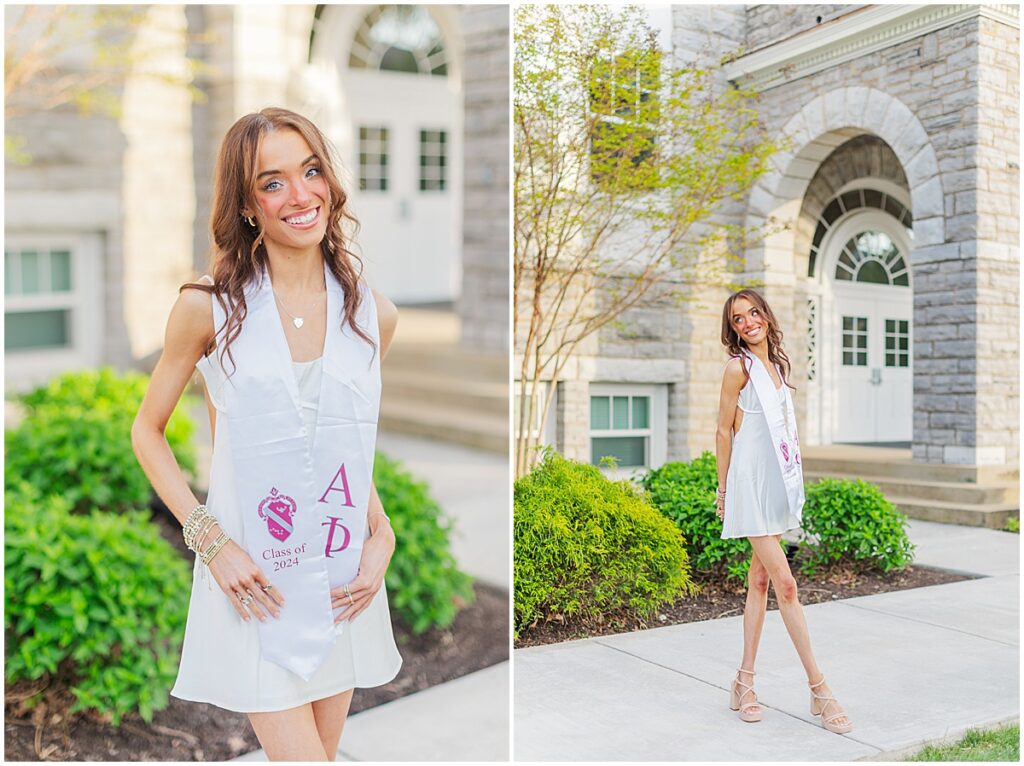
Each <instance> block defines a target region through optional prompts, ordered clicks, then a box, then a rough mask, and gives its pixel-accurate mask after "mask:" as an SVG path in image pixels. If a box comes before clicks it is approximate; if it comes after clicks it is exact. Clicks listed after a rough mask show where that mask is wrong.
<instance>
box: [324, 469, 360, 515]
mask: <svg viewBox="0 0 1024 766" xmlns="http://www.w3.org/2000/svg"><path fill="white" fill-rule="evenodd" d="M339 476H340V477H341V486H340V487H336V486H334V482H335V481H337V480H338V477H339ZM328 492H344V493H345V502H344V503H342V505H343V506H345V507H347V508H354V507H355V504H354V503H353V502H352V493H351V492H349V489H348V475H347V474H346V473H345V464H344V463H342V464H341V466H340V467H339V468H338V472H337V473H336V474H334V478H333V479H331V485H330V486H329V487H328V488H327V489H325V490H324V494H323V495H322V496H321V498H320V502H321V503H326V502H327V499H326V498H327V493H328Z"/></svg>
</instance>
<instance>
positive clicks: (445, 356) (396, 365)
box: [383, 342, 508, 383]
mask: <svg viewBox="0 0 1024 766" xmlns="http://www.w3.org/2000/svg"><path fill="white" fill-rule="evenodd" d="M383 370H384V375H386V376H388V377H391V376H393V375H394V374H396V373H397V371H399V370H409V371H411V372H417V373H428V374H429V373H434V374H439V375H449V376H456V377H459V378H464V379H467V380H473V381H491V382H503V381H504V382H506V383H507V381H508V357H507V356H506V355H504V354H479V353H473V352H469V351H464V350H462V349H461V348H459V347H458V346H456V345H453V344H449V343H430V342H423V343H397V342H396V343H395V345H394V346H392V348H391V350H390V351H388V355H387V358H386V359H385V360H384V365H383Z"/></svg>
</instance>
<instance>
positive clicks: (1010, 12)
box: [725, 5, 1020, 91]
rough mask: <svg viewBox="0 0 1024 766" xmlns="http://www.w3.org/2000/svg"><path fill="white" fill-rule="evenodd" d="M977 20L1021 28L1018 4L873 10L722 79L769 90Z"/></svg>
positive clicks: (758, 55)
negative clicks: (960, 23)
mask: <svg viewBox="0 0 1024 766" xmlns="http://www.w3.org/2000/svg"><path fill="white" fill-rule="evenodd" d="M975 16H980V17H983V18H987V19H991V20H993V21H997V22H999V23H1002V24H1007V25H1009V26H1012V27H1015V28H1019V27H1020V6H1018V5H871V6H867V7H865V8H863V9H861V10H858V11H854V12H852V13H849V14H847V15H845V16H841V17H839V18H836V19H834V20H832V21H831V22H827V23H825V24H823V25H822V26H821V27H816V28H814V29H810V30H807V31H806V32H801V33H799V34H797V35H794V36H792V37H789V38H786V39H785V40H780V41H779V42H776V43H773V44H771V45H768V46H766V47H764V48H761V49H759V50H756V51H754V52H752V53H748V54H747V55H745V56H741V57H740V58H738V59H736V60H735V61H733V62H731V63H729V64H727V65H726V67H725V74H726V77H728V78H729V79H730V80H732V81H733V82H737V83H738V84H740V85H742V86H743V87H747V88H753V89H754V90H759V91H761V90H767V89H769V88H773V87H775V86H777V85H782V84H783V83H786V82H790V81H792V80H797V79H799V78H801V77H807V76H808V75H812V74H814V73H815V72H820V71H821V70H823V69H827V68H828V67H832V66H835V65H836V64H841V63H843V62H845V61H850V60H851V59H855V58H858V57H860V56H866V55H868V54H869V53H874V52H875V51H879V50H882V49H884V48H889V47H891V46H893V45H898V44H899V43H902V42H905V41H907V40H912V39H914V38H915V37H921V36H922V35H926V34H928V33H930V32H934V31H935V30H937V29H942V28H944V27H948V26H951V25H952V24H956V23H958V22H960V21H963V20H964V19H970V18H974V17H975Z"/></svg>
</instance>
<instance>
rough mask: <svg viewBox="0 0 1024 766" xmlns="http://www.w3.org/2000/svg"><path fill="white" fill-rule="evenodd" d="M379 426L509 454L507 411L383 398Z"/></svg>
mask: <svg viewBox="0 0 1024 766" xmlns="http://www.w3.org/2000/svg"><path fill="white" fill-rule="evenodd" d="M380 427H381V428H383V429H386V430H389V431H397V432H398V433H405V434H413V435H416V436H430V437H432V438H435V439H442V440H444V441H449V442H454V443H456V444H464V445H466V446H468V447H477V448H479V449H486V450H490V451H492V452H497V453H500V454H502V455H507V454H508V414H507V413H502V414H500V415H498V414H489V413H480V412H475V411H471V410H466V409H465V408H462V407H452V406H447V405H444V404H426V405H425V404H423V403H422V402H417V401H408V400H405V401H402V400H395V399H386V400H385V401H384V402H383V403H382V405H381V412H380Z"/></svg>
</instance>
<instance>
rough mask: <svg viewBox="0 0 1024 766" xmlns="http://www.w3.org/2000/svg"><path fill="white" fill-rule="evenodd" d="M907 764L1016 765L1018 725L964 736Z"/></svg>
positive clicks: (929, 749) (918, 756) (930, 747)
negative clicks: (1008, 762)
mask: <svg viewBox="0 0 1024 766" xmlns="http://www.w3.org/2000/svg"><path fill="white" fill-rule="evenodd" d="M907 760H908V761H1019V760H1020V725H1019V724H1017V725H1013V726H1003V727H1001V728H999V729H995V730H993V731H974V730H971V731H969V732H967V733H966V734H965V735H964V737H963V739H961V740H960V741H959V742H955V743H953V744H952V745H943V746H942V747H933V746H932V745H929V746H928V747H926V748H925V749H924V750H922V751H921V752H920V753H918V754H917V755H915V756H913V757H912V758H908V759H907Z"/></svg>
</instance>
